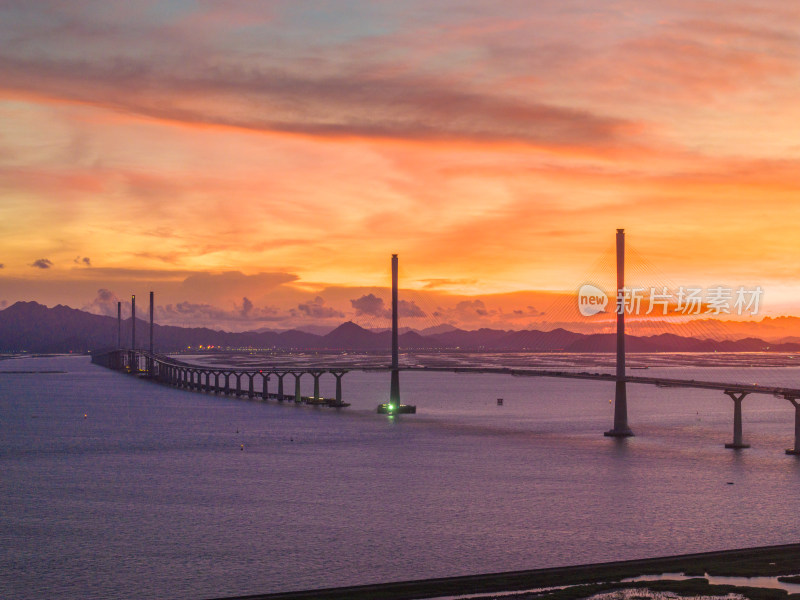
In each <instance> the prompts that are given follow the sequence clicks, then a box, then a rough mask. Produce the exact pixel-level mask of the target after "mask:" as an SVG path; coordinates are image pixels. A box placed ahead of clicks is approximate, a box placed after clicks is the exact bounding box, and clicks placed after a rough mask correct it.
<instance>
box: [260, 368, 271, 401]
mask: <svg viewBox="0 0 800 600" xmlns="http://www.w3.org/2000/svg"><path fill="white" fill-rule="evenodd" d="M259 372H260V373H261V399H262V400H264V401H267V400H269V386H268V383H269V375H268V374H267V373H264V372H263V371H259Z"/></svg>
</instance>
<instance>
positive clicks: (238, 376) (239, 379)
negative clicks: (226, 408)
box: [233, 373, 242, 398]
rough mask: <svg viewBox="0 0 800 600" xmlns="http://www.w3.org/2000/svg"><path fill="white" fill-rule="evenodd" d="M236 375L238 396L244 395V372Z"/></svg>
mask: <svg viewBox="0 0 800 600" xmlns="http://www.w3.org/2000/svg"><path fill="white" fill-rule="evenodd" d="M233 376H234V377H236V397H237V398H238V397H239V396H241V395H242V374H241V373H234V374H233Z"/></svg>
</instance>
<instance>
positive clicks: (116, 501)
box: [0, 357, 800, 599]
mask: <svg viewBox="0 0 800 600" xmlns="http://www.w3.org/2000/svg"><path fill="white" fill-rule="evenodd" d="M487 360H490V361H492V362H494V361H495V360H496V359H495V358H487ZM659 360H660V362H659V364H654V365H653V366H651V368H650V369H649V370H647V371H644V373H646V374H647V375H648V376H654V375H665V376H683V377H686V378H689V379H691V378H695V379H702V378H708V377H709V369H708V368H707V365H705V366H701V365H695V366H685V365H684V366H681V365H676V364H672V363H669V362H664V361H663V359H659ZM754 360H755V359H754ZM749 364H750V363H747V364H737V365H735V366H728V367H719V368H717V369H713V370H712V371H713V376H714V379H715V380H723V381H724V380H727V379H731V380H736V381H747V380H750V379H753V381H758V382H759V383H763V384H768V383H774V384H779V385H794V387H800V369H798V368H797V367H793V366H781V367H776V366H761V367H759V366H749ZM755 364H757V362H756V363H755ZM790 364H791V363H790ZM11 370H39V371H41V370H63V371H65V373H29V374H25V373H5V374H3V373H2V371H6V372H7V371H11ZM321 384H322V392H323V394H325V395H326V396H332V395H333V386H334V380H333V377H330V378H329V379H328V378H326V377H325V376H323V378H322V380H321ZM388 384H389V382H388V375H387V374H386V373H381V372H351V373H348V374H347V375H346V376H345V378H344V393H345V400H347V401H349V402H351V403H352V406H351V407H349V408H347V409H343V410H340V411H336V410H334V409H328V408H313V407H309V406H294V405H284V404H278V403H276V402H274V401H271V402H268V403H262V402H255V401H247V400H236V399H231V398H221V397H215V396H213V395H205V394H197V393H192V392H186V391H181V390H175V389H170V388H165V387H161V386H159V385H156V384H154V383H151V382H148V381H146V380H142V379H138V378H134V377H130V376H125V375H122V374H119V373H114V372H111V371H108V370H106V369H103V368H101V367H97V366H94V365H92V364H90V362H89V360H88V358H86V357H53V358H37V359H33V358H27V359H19V360H5V361H0V499H1V500H2V511H1V512H2V515H1V516H0V597H2V598H42V597H59V598H76V599H77V598H130V597H138V598H165V597H169V598H179V599H180V598H213V597H220V596H226V595H243V594H254V593H265V592H274V591H283V590H292V589H306V588H315V587H328V586H340V585H349V584H360V583H370V582H380V581H388V580H405V579H419V578H426V577H437V576H448V575H459V574H470V573H477V572H492V571H504V570H514V569H525V568H535V567H546V566H555V565H566V564H575V563H585V562H597V561H607V560H618V559H627V558H642V557H648V556H659V555H667V554H679V553H684V552H694V551H703V550H715V549H723V548H734V547H742V546H752V545H764V544H776V543H784V542H797V541H798V533H800V532H799V531H798V530H799V529H800V521H798V519H797V503H796V501H795V499H796V497H797V494H798V491H800V461H798V460H797V459H796V458H795V457H790V456H786V455H785V454H784V449H785V448H787V447H790V446H792V445H793V435H794V409H793V408H792V406H791V405H790V404H789V403H788V402H787V401H785V400H779V399H776V398H772V397H770V396H758V395H751V396H748V397H747V399H746V400H745V402H744V405H743V406H744V435H745V441H747V442H749V443H750V444H752V448H750V449H747V450H744V451H739V452H736V451H730V450H726V449H724V448H723V444H724V443H725V442H729V441H731V437H732V413H733V410H732V403H731V401H730V400H729V399H728V398H727V397H726V396H724V395H723V394H722V393H721V392H713V391H701V390H689V389H669V388H656V387H650V386H630V387H629V390H628V398H629V418H630V423H631V427H632V428H633V429H634V431H635V432H636V434H637V436H636V437H635V438H631V439H628V440H623V441H615V440H612V439H608V438H605V437H603V436H602V432H603V431H604V430H606V429H608V428H609V427H610V426H611V420H612V406H611V404H610V403H609V399H610V398H611V397H612V396H613V384H608V383H603V382H592V381H576V380H567V379H564V380H562V379H530V378H518V377H509V376H504V375H459V374H453V373H403V374H402V381H401V387H402V394H403V399H404V401H405V402H408V403H413V404H416V405H417V406H418V410H419V413H418V414H417V415H407V416H403V417H402V418H398V419H389V418H387V417H384V416H381V415H377V414H375V406H376V404H377V403H378V402H382V401H385V400H386V396H387V393H388ZM271 385H272V384H271ZM302 385H303V393H304V394H310V392H311V385H312V381H311V378H310V377H306V378H304V380H303V384H302ZM292 386H293V383H292ZM291 389H293V387H292V388H291ZM273 390H274V388H273ZM288 390H289V387H288V386H287V391H288ZM498 397H502V398H503V399H504V403H503V406H497V402H496V399H497V398H498Z"/></svg>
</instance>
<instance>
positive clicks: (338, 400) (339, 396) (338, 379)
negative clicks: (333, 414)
mask: <svg viewBox="0 0 800 600" xmlns="http://www.w3.org/2000/svg"><path fill="white" fill-rule="evenodd" d="M331 373H333V376H334V377H336V404H341V403H342V377H344V373H345V372H344V371H341V372H338V373H337V372H336V371H331Z"/></svg>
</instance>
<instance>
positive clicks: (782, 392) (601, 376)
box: [382, 367, 800, 399]
mask: <svg viewBox="0 0 800 600" xmlns="http://www.w3.org/2000/svg"><path fill="white" fill-rule="evenodd" d="M400 369H401V370H403V371H448V372H453V373H493V374H497V375H513V376H515V377H561V378H566V379H591V380H595V381H616V380H617V377H616V375H613V374H611V373H589V372H586V371H581V372H573V371H548V370H546V369H511V368H506V367H400ZM382 370H385V369H382ZM625 381H626V382H628V383H642V384H646V385H655V386H658V387H683V388H698V389H707V390H723V391H733V392H746V393H748V394H769V395H771V396H778V397H781V398H799V399H800V389H797V388H786V387H775V386H766V385H758V384H757V383H753V384H745V383H724V382H720V381H698V380H695V379H672V378H667V377H638V376H635V375H628V376H626V377H625Z"/></svg>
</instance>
